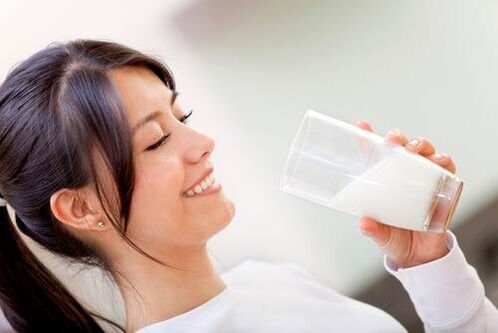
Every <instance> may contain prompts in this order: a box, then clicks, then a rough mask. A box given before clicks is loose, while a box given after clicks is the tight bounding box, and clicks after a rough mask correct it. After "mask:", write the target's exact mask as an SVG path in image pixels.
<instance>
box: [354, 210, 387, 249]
mask: <svg viewBox="0 0 498 333" xmlns="http://www.w3.org/2000/svg"><path fill="white" fill-rule="evenodd" d="M359 228H360V231H361V232H362V233H363V234H364V235H365V236H368V237H370V238H371V239H372V240H373V241H374V242H375V243H376V244H377V245H378V246H384V245H385V244H387V243H388V242H389V238H390V229H389V228H388V227H386V226H385V225H384V224H382V223H379V222H377V221H375V220H373V219H370V218H366V217H365V218H362V219H360V222H359Z"/></svg>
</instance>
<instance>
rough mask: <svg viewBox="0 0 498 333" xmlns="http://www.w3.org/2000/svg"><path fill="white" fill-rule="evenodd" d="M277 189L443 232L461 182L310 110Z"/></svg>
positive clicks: (399, 223) (382, 219) (405, 225)
mask: <svg viewBox="0 0 498 333" xmlns="http://www.w3.org/2000/svg"><path fill="white" fill-rule="evenodd" d="M280 187H281V189H282V190H283V191H285V192H287V193H291V194H293V195H296V196H298V197H301V198H304V199H306V200H309V201H312V202H315V203H317V204H321V205H324V206H327V207H330V208H332V209H335V210H338V211H341V212H344V213H348V214H352V215H354V216H358V217H370V218H373V219H375V220H377V221H380V222H382V223H385V224H389V225H393V226H397V227H400V228H405V229H410V230H417V231H430V232H437V233H441V232H444V231H445V230H446V229H447V228H448V226H449V224H450V221H451V219H452V217H453V213H454V211H455V207H456V206H457V203H458V201H459V198H460V194H461V192H462V187H463V182H462V180H460V179H459V178H458V177H456V176H455V175H454V174H452V173H451V172H449V171H447V170H446V169H444V168H442V167H440V166H439V165H437V164H435V163H433V162H431V161H430V160H428V159H427V158H425V157H422V156H420V155H418V154H416V153H413V152H411V151H409V150H407V149H405V148H404V147H402V146H399V145H394V144H391V143H389V142H387V141H386V140H385V139H384V138H383V137H382V136H379V135H377V134H374V133H371V132H368V131H365V130H363V129H360V128H358V127H357V126H354V125H351V124H348V123H346V122H343V121H340V120H337V119H334V118H332V117H330V116H326V115H324V114H321V113H318V112H315V111H312V110H309V111H307V112H306V114H305V116H304V118H303V120H302V122H301V124H300V126H299V129H298V131H297V134H296V137H295V138H294V141H293V143H292V145H291V147H290V150H289V154H288V157H287V161H286V163H285V169H284V173H283V176H282V179H281V184H280Z"/></svg>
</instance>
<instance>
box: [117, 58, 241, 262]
mask: <svg viewBox="0 0 498 333" xmlns="http://www.w3.org/2000/svg"><path fill="white" fill-rule="evenodd" d="M112 77H113V78H114V80H115V82H116V85H117V88H118V90H119V92H120V94H121V96H122V99H123V102H124V104H125V107H126V109H127V115H128V120H129V123H130V126H131V128H132V130H133V132H134V134H133V150H134V155H135V169H136V185H135V192H134V195H133V200H132V206H131V215H130V221H129V225H128V231H127V235H128V237H130V238H131V239H132V240H133V241H134V242H135V243H136V244H137V245H138V246H139V247H140V248H142V249H143V250H144V251H147V252H149V253H151V254H152V255H154V256H159V257H162V255H165V256H167V255H168V253H171V250H174V249H175V248H177V249H186V248H190V247H199V246H202V245H204V244H205V243H206V241H207V240H208V239H209V238H210V237H211V236H213V235H214V234H215V233H217V232H218V231H220V230H221V229H223V228H224V227H225V226H226V225H227V224H228V223H229V222H230V220H231V219H232V217H233V215H234V213H235V206H234V204H233V202H232V201H230V200H229V199H228V198H227V197H226V196H225V194H224V192H223V189H220V188H219V187H220V185H219V184H217V181H216V182H215V183H214V185H211V187H212V188H211V189H210V188H209V187H208V188H207V189H206V193H200V194H195V195H194V196H187V195H185V192H186V191H187V190H188V189H191V188H193V187H195V185H197V184H199V183H200V182H201V180H203V179H204V178H206V177H205V175H206V173H207V172H210V170H212V168H213V164H212V162H211V161H210V154H211V152H212V151H213V149H214V146H215V142H214V140H213V139H212V138H211V137H209V136H207V135H206V134H203V133H200V132H198V131H196V130H195V129H193V128H192V127H190V126H188V125H186V124H184V123H182V122H181V120H182V117H183V116H185V115H187V114H188V112H187V111H188V110H184V109H183V108H182V106H181V105H180V103H178V100H176V101H175V100H174V94H173V92H172V91H171V90H170V89H168V88H167V87H166V85H165V84H164V83H163V82H162V81H161V80H160V79H159V78H158V77H157V76H156V75H155V74H154V73H153V72H152V71H151V70H149V69H147V68H145V67H131V66H128V67H123V68H120V69H115V70H113V71H112ZM156 111H159V112H158V113H157V114H156V116H155V117H153V118H150V119H149V121H147V122H145V123H142V122H143V120H144V119H145V118H147V117H148V116H150V115H153V114H154V113H155V112H156ZM167 135H168V137H167V138H166V140H165V141H163V142H162V144H161V141H162V139H164V136H167ZM212 176H214V173H213V174H212ZM204 185H205V184H204ZM213 189H218V191H215V192H214V193H210V194H208V193H209V191H210V190H213ZM197 191H199V188H197Z"/></svg>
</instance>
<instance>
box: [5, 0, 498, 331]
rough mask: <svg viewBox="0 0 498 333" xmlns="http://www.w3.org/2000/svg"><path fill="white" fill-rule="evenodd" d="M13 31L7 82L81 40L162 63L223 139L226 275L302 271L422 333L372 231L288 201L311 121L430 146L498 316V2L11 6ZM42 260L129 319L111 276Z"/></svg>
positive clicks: (220, 173) (221, 253)
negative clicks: (451, 185) (59, 45)
mask: <svg viewBox="0 0 498 333" xmlns="http://www.w3.org/2000/svg"><path fill="white" fill-rule="evenodd" d="M0 31H2V33H1V34H0V45H1V57H0V78H1V79H3V78H4V77H5V75H6V74H7V72H8V71H9V70H10V69H11V68H12V67H13V66H15V65H16V63H18V62H20V61H21V60H23V59H25V58H26V57H28V56H29V55H31V54H32V53H34V52H36V51H38V50H39V49H41V48H44V47H46V46H47V45H48V44H49V43H51V42H54V41H67V40H70V39H75V38H99V39H108V40H113V41H117V42H120V43H123V44H126V45H128V46H131V47H134V48H137V49H139V50H141V51H143V52H145V53H149V54H152V55H155V56H157V57H158V58H160V59H161V60H163V61H164V62H165V63H167V64H168V65H169V66H170V67H171V68H172V70H173V72H174V73H175V75H176V79H177V81H178V89H179V91H180V92H181V93H182V97H184V98H185V99H186V102H185V103H186V104H188V106H191V107H192V108H193V109H194V114H193V117H191V118H190V119H191V123H190V124H191V126H194V127H196V128H198V129H200V130H202V131H205V132H206V133H208V134H209V135H211V136H212V137H213V138H215V140H216V142H217V146H216V148H215V151H214V153H213V155H212V156H213V162H214V167H215V174H216V177H217V179H219V180H220V182H221V183H222V184H223V186H224V189H225V192H226V193H227V195H228V196H230V197H231V198H232V199H233V201H234V202H235V204H236V209H237V211H236V215H235V217H234V219H233V221H232V223H231V224H230V225H229V226H228V227H227V228H226V229H225V230H224V231H222V232H221V233H220V234H218V235H217V236H215V237H214V238H213V239H212V241H211V242H210V243H209V246H210V251H211V253H212V256H213V259H214V261H215V263H216V265H217V267H218V268H219V269H220V270H226V269H230V268H231V267H233V266H234V265H236V264H237V263H239V262H240V261H242V260H244V259H248V258H251V259H258V260H266V261H271V262H283V261H285V262H293V263H297V264H299V265H301V266H302V267H304V268H305V269H307V270H308V271H309V272H310V273H311V274H312V275H313V276H314V277H315V278H316V279H317V280H318V281H320V282H321V283H322V284H324V285H327V286H329V287H330V288H334V289H336V290H338V291H340V292H342V293H344V294H346V295H349V296H353V297H357V298H359V299H361V300H363V301H366V302H369V303H370V304H374V305H377V306H380V307H382V308H383V309H385V310H386V311H388V312H389V313H391V314H392V315H393V316H395V317H396V318H397V319H398V320H400V321H401V322H402V323H403V324H404V325H405V327H406V328H407V329H409V331H410V332H417V331H421V327H420V322H419V321H418V319H417V318H416V316H415V315H414V312H413V307H412V306H411V303H410V301H409V299H408V298H407V296H406V294H404V291H403V290H402V289H401V288H400V286H399V284H398V283H397V282H396V281H394V280H393V279H391V278H390V277H388V276H387V275H386V273H385V271H384V268H383V266H382V258H383V256H382V254H381V252H380V251H379V250H378V249H377V248H376V246H375V245H374V244H373V243H372V242H371V241H370V240H369V239H367V238H365V237H364V236H362V235H361V234H360V233H359V232H358V229H357V222H358V219H357V218H355V217H352V216H348V215H345V214H342V213H338V212H335V211H332V210H330V209H328V208H326V207H323V206H319V205H316V204H313V203H310V202H307V201H305V200H303V199H300V198H297V197H294V196H291V195H289V194H286V193H284V192H281V191H280V190H279V181H280V176H281V173H282V171H283V166H284V162H285V158H286V155H287V150H288V148H289V146H290V143H291V142H292V139H293V136H294V134H295V132H296V130H297V127H298V125H299V122H300V121H301V118H302V116H303V115H304V112H305V111H306V110H307V109H314V110H316V111H319V112H321V113H325V114H328V115H331V116H334V117H336V118H339V119H342V120H345V121H348V122H351V123H354V122H355V121H356V120H359V119H366V120H369V121H370V122H371V123H372V124H373V125H374V127H375V131H376V132H377V133H379V134H382V135H383V134H385V132H387V131H388V130H389V129H393V128H398V129H400V130H402V131H404V132H405V133H406V134H407V135H408V136H410V137H413V136H426V137H428V138H429V139H431V140H432V141H433V142H434V144H435V145H436V147H437V148H438V150H439V151H440V152H445V153H448V154H450V155H451V156H453V158H454V160H455V161H456V163H457V167H458V170H457V173H458V175H459V176H460V177H461V178H463V179H464V181H465V186H464V191H463V195H462V198H461V204H460V206H459V209H458V210H457V213H456V215H455V218H454V222H453V227H452V229H453V230H454V231H455V232H456V233H457V234H458V237H459V239H460V242H461V244H462V247H463V248H464V251H465V252H466V254H467V256H468V260H469V261H470V262H471V263H472V264H474V265H475V266H476V268H477V269H478V272H479V274H480V275H481V277H482V278H483V280H484V282H485V284H486V287H487V290H488V294H489V296H490V298H491V299H492V300H493V301H494V302H495V304H498V290H495V289H493V288H494V286H493V284H492V283H491V281H492V280H493V278H494V277H496V271H497V270H496V267H497V266H498V263H497V260H498V259H497V258H498V248H497V247H498V222H497V221H496V218H495V216H496V215H497V213H498V204H497V203H496V200H497V198H498V192H497V190H498V133H497V131H496V127H497V125H496V124H498V94H497V93H496V89H497V87H498V38H497V37H498V1H497V0H476V1H464V0H441V1H432V0H418V1H408V0H377V1H368V0H347V1H346V0H343V1H333V0H331V1H296V0H287V1H284V0H275V1H260V0H252V1H249V0H240V1H234V0H182V1H180V0H170V1H164V0H162V1H159V0H148V1H117V0H112V1H95V0H87V1H84V2H83V1H79V2H75V1H54V0H45V1H19V0H2V2H1V3H0ZM490 230H491V231H490ZM493 231H494V232H493ZM33 248H34V250H35V251H36V252H37V253H39V254H40V256H41V258H42V260H44V261H45V262H46V263H47V265H49V266H50V267H51V268H53V269H54V271H55V272H56V274H57V275H59V276H60V277H61V279H62V280H63V281H65V282H67V284H68V286H69V288H70V289H71V290H72V291H73V292H75V293H76V294H77V295H78V296H79V297H80V298H81V299H82V301H84V302H85V303H86V304H88V305H89V306H92V307H94V308H96V309H97V310H98V311H100V312H101V313H103V314H104V315H106V316H108V317H111V318H114V319H117V320H122V315H123V314H122V307H121V306H122V304H121V300H120V296H119V295H117V294H116V292H115V290H114V289H113V286H112V283H110V282H109V281H107V282H106V280H105V279H96V278H95V277H96V275H98V274H99V272H97V271H95V270H85V271H81V270H80V269H78V268H74V267H69V266H68V265H67V264H65V263H63V262H59V261H58V260H56V258H52V257H51V256H49V255H48V254H46V253H44V252H43V250H40V249H38V248H36V247H33ZM0 274H1V273H0ZM95 281H102V284H101V285H100V284H99V285H98V286H97V287H94V285H95ZM495 281H496V279H495ZM90 285H91V286H92V287H91V288H89V287H88V286H90ZM102 293H106V295H108V296H109V297H102V296H101V294H102ZM111 303H112V306H110V304H111Z"/></svg>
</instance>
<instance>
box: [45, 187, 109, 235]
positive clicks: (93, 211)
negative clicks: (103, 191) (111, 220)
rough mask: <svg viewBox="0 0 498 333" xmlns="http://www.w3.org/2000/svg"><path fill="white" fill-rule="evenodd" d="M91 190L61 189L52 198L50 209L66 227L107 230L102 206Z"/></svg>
mask: <svg viewBox="0 0 498 333" xmlns="http://www.w3.org/2000/svg"><path fill="white" fill-rule="evenodd" d="M97 202H98V200H96V198H95V195H94V194H93V193H92V192H91V190H90V189H89V188H80V189H67V188H64V189H60V190H59V191H57V192H55V193H54V194H52V196H51V197H50V208H51V209H52V213H53V214H54V216H55V217H56V218H57V219H58V220H59V221H60V222H61V223H63V224H64V225H65V226H67V227H70V228H74V229H78V230H98V231H103V230H106V229H107V224H103V226H102V224H100V226H99V222H101V221H103V216H104V214H103V213H102V209H101V205H100V204H98V203H97Z"/></svg>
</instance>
